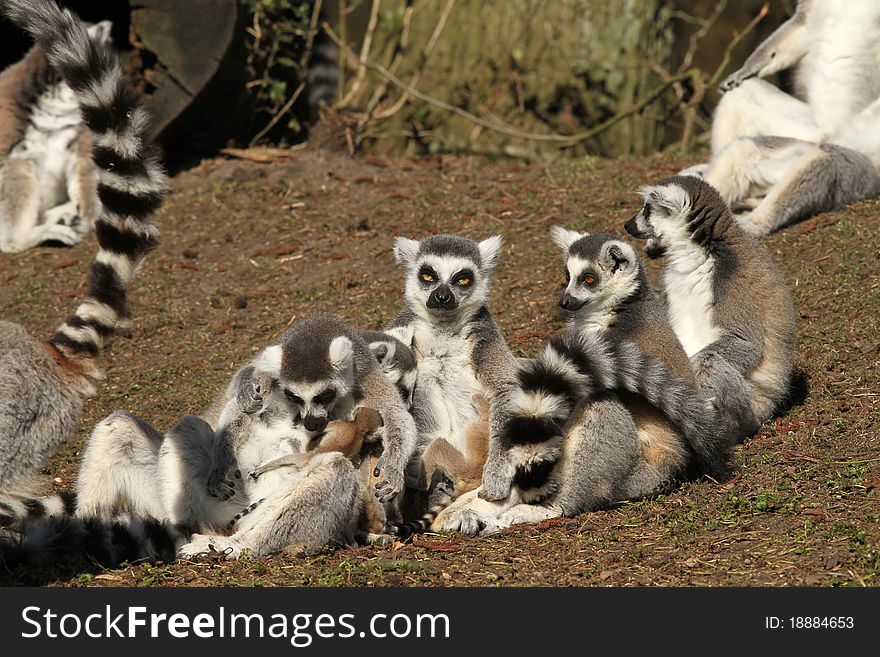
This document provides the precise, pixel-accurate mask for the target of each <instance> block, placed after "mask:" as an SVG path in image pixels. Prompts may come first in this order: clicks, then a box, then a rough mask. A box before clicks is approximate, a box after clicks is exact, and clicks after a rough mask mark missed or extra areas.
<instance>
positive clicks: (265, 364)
mask: <svg viewBox="0 0 880 657" xmlns="http://www.w3.org/2000/svg"><path fill="white" fill-rule="evenodd" d="M281 354H282V349H281V345H280V344H273V345H272V346H271V347H266V348H265V349H263V351H261V352H260V355H259V356H257V357H256V358H255V359H254V361H253V363H252V364H253V366H254V367H255V368H256V369H257V371H259V372H266V373H267V374H271V375H272V376H274V377H276V378H277V377H278V376H280V373H281Z"/></svg>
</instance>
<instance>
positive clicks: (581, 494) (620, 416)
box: [483, 394, 668, 534]
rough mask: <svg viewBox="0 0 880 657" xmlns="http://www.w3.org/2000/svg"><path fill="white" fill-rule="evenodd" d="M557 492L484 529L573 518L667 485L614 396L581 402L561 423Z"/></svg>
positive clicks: (506, 514)
mask: <svg viewBox="0 0 880 657" xmlns="http://www.w3.org/2000/svg"><path fill="white" fill-rule="evenodd" d="M556 467H557V470H556V472H555V473H554V477H555V478H556V479H557V481H558V486H559V488H558V491H557V493H556V495H555V496H554V497H553V498H551V499H550V500H548V501H547V502H545V503H543V504H517V505H514V506H512V507H511V508H509V509H508V510H506V511H504V513H502V514H501V515H500V516H499V517H498V518H497V519H496V520H494V521H491V520H490V521H489V522H487V523H486V527H485V529H484V530H483V531H484V533H485V534H491V533H495V532H497V531H499V530H500V529H504V528H506V527H512V526H513V525H519V524H525V523H535V522H541V521H543V520H547V519H549V518H556V517H560V516H567V517H573V516H576V515H578V514H580V513H584V512H586V511H594V510H596V509H601V508H605V507H607V506H609V505H611V504H613V503H615V502H620V501H623V500H630V499H640V498H643V497H646V496H648V495H651V494H654V493H656V492H657V491H658V490H661V489H663V488H664V487H666V486H667V484H668V481H667V478H666V477H664V476H663V475H662V474H661V473H660V472H659V471H658V470H657V469H656V468H654V467H652V466H651V465H650V464H648V463H647V462H646V461H645V459H644V458H643V456H642V450H641V446H640V442H639V436H638V431H637V428H636V424H635V422H634V420H633V416H632V414H631V413H630V412H629V411H628V410H627V408H626V406H625V405H624V404H623V403H621V402H620V401H619V400H618V399H617V398H616V397H615V396H614V395H610V394H607V395H601V396H599V397H597V398H595V399H593V400H591V401H589V402H586V403H584V404H582V406H581V408H580V409H578V410H576V411H575V413H574V414H573V415H572V420H570V421H569V423H568V425H567V426H566V432H565V442H564V443H563V453H562V460H561V461H560V462H559V464H558V465H557V466H556Z"/></svg>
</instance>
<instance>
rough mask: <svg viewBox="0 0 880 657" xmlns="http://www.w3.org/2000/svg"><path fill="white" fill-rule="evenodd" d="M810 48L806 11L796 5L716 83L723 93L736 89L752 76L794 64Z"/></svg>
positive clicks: (772, 71)
mask: <svg viewBox="0 0 880 657" xmlns="http://www.w3.org/2000/svg"><path fill="white" fill-rule="evenodd" d="M809 47H810V36H809V34H807V26H806V12H805V11H803V10H802V9H801V7H800V6H799V7H798V9H797V11H795V13H794V16H792V17H791V18H789V19H788V20H787V21H785V22H784V23H783V24H782V25H780V26H779V28H778V29H777V30H776V31H775V32H774V33H773V34H771V35H770V36H769V37H767V38H766V39H765V40H764V41H762V42H761V44H760V45H759V46H758V47H757V48H755V50H754V52H752V54H751V55H749V57H748V58H747V59H746V61H745V63H744V64H743V65H742V67H741V68H740V69H739V70H738V71H736V72H734V73H731V74H730V75H729V76H727V77H726V78H725V79H724V81H723V82H722V83H721V84H720V85H719V87H718V88H719V90H720V91H721V92H722V93H724V92H726V91H730V90H731V89H735V88H736V87H738V86H739V85H741V84H742V83H743V82H744V81H745V80H747V79H749V78H753V77H756V76H757V77H760V78H765V77H767V76H768V75H772V74H773V73H776V72H778V71H782V70H784V69H787V68H790V67H791V66H794V65H795V64H796V63H797V62H798V60H800V59H801V58H802V57H803V56H804V55H805V54H806V53H807V50H808V49H809Z"/></svg>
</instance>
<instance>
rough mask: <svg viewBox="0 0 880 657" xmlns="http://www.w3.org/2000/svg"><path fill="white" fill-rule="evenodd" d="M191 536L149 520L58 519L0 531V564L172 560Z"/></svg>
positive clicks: (114, 563) (113, 563)
mask: <svg viewBox="0 0 880 657" xmlns="http://www.w3.org/2000/svg"><path fill="white" fill-rule="evenodd" d="M191 535H192V532H191V531H190V530H189V529H188V528H186V527H183V526H180V525H173V524H171V523H168V522H164V521H161V520H156V519H155V518H132V517H127V516H119V517H115V518H112V519H105V518H97V517H89V518H81V517H78V516H69V515H60V516H48V517H42V518H36V519H30V520H26V521H23V522H21V523H19V524H18V525H17V526H15V527H13V528H8V529H0V564H3V565H5V566H6V567H8V568H13V567H15V566H32V567H33V566H50V565H60V564H76V563H79V562H82V561H85V560H89V561H94V562H97V563H99V564H101V565H102V566H108V567H109V566H118V565H119V564H121V563H123V562H126V561H128V562H132V561H136V560H147V561H169V562H170V561H173V560H174V559H175V557H176V556H177V551H178V549H179V548H180V546H182V545H183V544H184V543H186V542H187V541H188V540H189V537H190V536H191Z"/></svg>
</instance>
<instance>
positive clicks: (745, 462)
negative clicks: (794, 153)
mask: <svg viewBox="0 0 880 657" xmlns="http://www.w3.org/2000/svg"><path fill="white" fill-rule="evenodd" d="M689 163H691V162H686V161H684V160H680V159H675V158H672V157H669V156H657V157H654V158H648V159H640V160H613V161H604V160H597V159H581V160H577V161H570V162H561V163H558V164H554V165H551V166H549V167H545V166H542V165H537V164H536V165H516V164H509V163H493V162H489V161H486V160H481V159H464V158H452V159H447V158H443V159H432V160H421V161H418V162H413V161H387V160H382V159H375V158H373V159H371V158H358V159H352V158H350V157H348V156H347V155H345V154H338V153H335V152H328V151H317V150H304V151H301V152H300V153H298V154H297V155H296V157H295V159H285V160H279V161H274V162H271V163H268V164H262V163H256V162H252V161H245V160H224V159H217V160H211V161H205V162H202V163H201V164H200V165H199V166H197V167H195V168H193V169H190V170H187V171H183V172H181V173H179V174H177V175H176V176H175V177H174V179H173V186H174V192H173V194H172V196H171V198H170V199H169V202H168V204H167V206H166V207H165V208H164V209H163V211H162V212H161V215H160V217H159V219H160V221H161V234H162V245H161V247H160V249H159V250H158V251H157V252H156V253H155V254H154V255H153V256H151V258H150V259H149V261H148V262H147V263H146V265H145V267H144V269H143V271H142V273H141V275H140V277H139V279H138V280H137V281H136V283H135V285H134V287H133V290H132V295H131V298H132V309H133V322H132V326H131V334H130V337H118V338H116V339H114V340H113V342H112V344H111V345H110V347H109V349H108V352H107V357H106V359H105V361H106V372H107V380H106V383H105V385H104V386H103V387H102V388H101V390H100V392H99V394H98V395H97V397H95V398H94V399H92V400H91V401H90V402H89V403H88V404H87V407H86V412H85V416H84V417H83V419H82V422H81V427H80V430H79V432H78V433H77V435H76V438H75V439H74V440H73V441H72V442H71V443H70V444H69V445H67V446H66V447H65V448H64V449H63V450H62V452H61V453H60V454H59V455H58V456H57V457H56V458H55V459H54V460H53V462H52V464H51V467H50V468H48V470H47V471H46V474H47V480H48V481H49V482H50V484H51V488H52V489H54V490H61V489H69V488H71V487H72V486H73V484H74V480H75V477H76V468H77V462H78V458H79V455H80V453H81V450H82V447H83V443H84V441H85V439H86V437H87V436H88V434H89V431H90V429H91V427H93V426H94V424H95V423H96V422H98V421H99V420H100V419H101V418H103V417H104V416H106V415H107V414H108V413H110V412H111V411H113V410H117V409H127V410H130V411H132V412H134V413H136V414H138V415H140V416H141V417H143V418H145V419H147V420H149V421H150V422H151V423H153V424H154V425H155V426H156V427H158V428H161V429H165V428H168V427H169V426H171V425H172V424H173V423H174V422H175V421H176V420H177V419H178V418H179V417H180V416H181V415H183V414H186V413H198V412H199V410H200V409H201V408H203V407H204V406H206V405H207V404H208V403H209V402H210V401H211V399H212V397H213V395H215V394H216V393H217V392H218V391H219V390H220V389H221V387H222V386H223V385H224V383H225V382H226V381H227V379H228V378H229V376H230V375H231V374H232V372H233V371H234V370H235V369H236V368H237V367H238V366H239V365H241V364H242V363H243V362H245V361H246V360H248V359H249V358H250V357H251V356H252V355H253V354H254V353H255V352H256V351H257V350H259V349H261V348H262V347H264V346H266V345H267V344H268V343H269V341H271V340H272V339H273V338H275V337H276V336H277V335H278V334H279V333H280V332H281V331H282V330H283V329H284V328H285V327H286V326H287V325H288V323H289V322H291V321H293V320H295V319H297V318H301V317H304V316H306V315H308V314H309V313H313V312H316V311H327V312H332V313H337V314H339V315H341V316H342V317H343V318H345V319H346V320H349V321H351V322H353V323H356V324H358V325H361V326H367V327H380V326H382V325H383V324H384V323H385V322H387V321H389V320H390V319H391V318H392V317H393V316H394V315H395V313H396V312H397V309H398V308H399V306H400V304H401V299H402V278H403V277H402V272H401V271H400V270H399V269H398V268H397V267H396V265H395V264H394V259H393V257H392V253H391V245H392V239H393V238H394V237H395V236H397V235H406V236H411V237H423V236H426V235H429V234H431V233H438V232H457V233H461V234H464V235H468V236H471V237H475V238H483V237H486V236H489V235H492V234H495V233H500V234H502V235H503V236H504V238H505V245H504V249H503V258H502V261H501V264H500V265H499V267H498V269H497V275H496V280H495V284H494V290H493V298H492V303H491V308H492V310H493V312H494V313H495V316H496V317H497V319H498V321H499V323H500V324H501V327H502V329H503V330H504V332H505V335H506V337H507V339H508V341H509V343H510V345H511V347H512V349H513V350H514V352H515V353H517V354H521V355H531V354H535V353H536V352H537V351H538V349H539V348H540V347H541V345H542V343H543V341H544V339H545V338H546V337H547V336H548V334H549V333H550V332H552V331H553V330H555V329H557V328H559V327H560V326H561V325H562V322H561V318H560V317H559V316H558V315H557V312H556V299H557V296H558V291H559V289H560V285H561V283H562V271H561V256H560V254H559V253H558V252H557V249H556V247H555V246H553V245H552V243H551V242H550V240H549V239H548V237H547V230H548V228H549V227H550V226H552V225H554V224H561V225H564V226H568V227H571V228H576V229H588V230H591V231H614V232H619V233H622V232H623V231H622V224H623V222H624V221H625V220H626V219H628V218H629V217H630V216H631V215H632V214H633V213H634V212H635V211H636V210H637V209H638V207H639V205H640V203H639V200H638V198H637V196H636V194H635V190H636V189H637V188H638V186H640V185H642V184H645V183H648V182H651V181H655V180H657V179H659V178H662V177H664V176H666V175H669V174H671V173H674V172H675V171H677V170H678V169H679V168H680V166H682V165H684V164H689ZM878 217H880V202H878V201H866V202H862V203H858V204H856V205H853V206H852V207H850V208H848V209H846V210H843V211H840V212H836V213H833V214H826V215H822V216H819V217H816V218H813V219H812V220H810V221H807V222H805V223H803V224H801V225H799V226H796V227H793V228H790V229H788V230H785V231H783V232H781V233H779V234H777V235H775V236H773V237H771V238H768V239H766V240H765V242H764V244H765V246H766V247H767V248H768V249H769V250H770V251H771V253H772V254H773V256H774V258H775V260H776V261H777V262H778V263H779V265H780V266H781V267H782V269H783V271H784V272H785V275H786V277H787V279H788V283H789V285H790V286H791V289H792V291H793V293H794V297H795V300H796V303H797V306H798V309H799V330H798V349H797V370H798V385H797V386H796V390H795V395H794V399H795V404H794V405H793V406H792V407H791V408H790V409H789V410H788V411H787V412H786V413H785V414H784V415H783V416H782V417H780V418H778V419H776V420H775V421H771V422H768V423H766V424H765V425H764V427H763V430H762V431H761V433H760V435H759V436H757V437H756V438H754V439H752V440H750V441H748V443H747V444H745V445H744V446H742V447H741V448H738V449H737V453H736V459H737V462H738V466H739V472H738V474H737V476H736V477H735V478H734V479H733V480H731V481H729V482H726V483H724V484H718V483H716V482H713V481H708V480H702V481H696V482H692V483H688V484H685V485H683V486H681V487H680V488H679V489H677V490H676V491H674V492H673V493H671V494H670V495H668V496H663V497H660V498H658V499H653V500H648V501H643V502H638V503H634V504H626V505H623V506H621V507H619V508H617V509H615V510H612V511H603V512H596V513H589V514H584V515H582V516H580V517H578V518H575V519H570V520H561V521H554V522H549V523H545V524H543V525H539V526H525V527H518V528H513V529H511V530H508V531H507V532H506V533H504V534H502V535H501V536H498V537H494V538H477V539H468V538H463V537H460V536H438V535H426V536H421V537H418V538H417V539H416V540H414V541H412V543H411V544H410V543H408V544H400V543H398V544H396V545H394V546H392V547H388V548H378V547H361V548H348V549H339V550H335V551H331V550H328V551H326V552H324V553H321V554H318V555H316V556H309V557H293V556H287V555H279V556H274V557H271V558H260V559H249V560H243V561H240V562H227V561H223V560H222V559H219V558H217V557H208V558H205V559H201V560H194V561H179V562H176V563H172V564H167V565H162V564H160V565H150V564H146V563H137V564H130V565H126V566H124V567H120V568H118V569H110V570H105V569H102V568H99V567H97V566H95V565H89V564H86V565H83V566H82V567H80V568H78V569H64V570H60V571H56V570H46V571H39V572H34V571H15V572H11V573H3V574H0V581H2V582H3V583H5V584H51V585H58V586H79V585H90V586H100V585H104V586H107V585H110V586H129V585H131V586H146V585H151V586H166V585H167V586H173V585H187V586H202V585H228V586H277V585H294V586H299V585H308V586H337V585H339V586H347V585H394V586H401V585H417V586H475V585H476V586H487V585H500V586H509V585H536V586H558V585H578V586H579V585H594V586H595V585H598V586H606V585H615V586H620V585H626V586H628V585H696V586H713V585H725V586H727V585H759V586H772V585H821V586H825V585H832V586H833V585H842V586H852V585H869V586H871V585H874V586H876V585H878V584H880V438H878V433H880V417H878V400H880V367H878V361H880V347H878V321H880V277H878V270H880V265H878V256H880V242H878V239H877V234H878V232H880V220H878ZM94 249H95V244H94V240H93V239H90V240H88V241H87V243H86V244H84V245H80V246H78V247H76V248H73V249H51V248H41V249H37V250H34V251H31V252H30V253H26V254H23V255H17V256H9V255H3V256H2V257H0V282H2V285H0V315H2V317H3V318H4V319H9V320H14V321H18V322H21V323H22V324H24V325H25V326H26V327H28V328H29V329H31V330H32V331H33V332H34V333H36V334H37V335H46V336H48V335H50V333H51V332H52V329H53V328H54V326H55V325H56V324H58V323H59V321H60V320H61V319H62V318H63V317H65V316H66V314H67V313H68V312H69V311H70V310H71V309H72V308H73V306H74V305H75V304H76V303H77V301H78V299H79V298H80V297H81V295H82V294H83V290H84V289H85V281H86V273H87V268H88V265H89V262H90V260H91V257H92V254H93V252H94ZM651 267H652V270H653V272H654V273H656V271H657V270H656V267H655V266H654V265H653V264H652V265H651ZM755 293H756V294H760V293H761V292H760V290H755Z"/></svg>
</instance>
